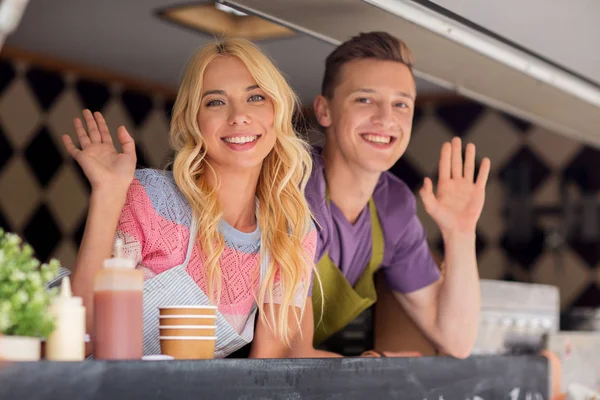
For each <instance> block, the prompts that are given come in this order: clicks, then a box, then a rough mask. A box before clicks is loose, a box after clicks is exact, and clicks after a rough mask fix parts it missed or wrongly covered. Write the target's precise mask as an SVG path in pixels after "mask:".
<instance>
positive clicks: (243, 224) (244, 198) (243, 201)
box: [208, 168, 260, 233]
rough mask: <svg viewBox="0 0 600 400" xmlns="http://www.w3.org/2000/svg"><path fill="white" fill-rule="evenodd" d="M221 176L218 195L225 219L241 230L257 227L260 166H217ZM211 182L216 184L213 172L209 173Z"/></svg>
mask: <svg viewBox="0 0 600 400" xmlns="http://www.w3.org/2000/svg"><path fill="white" fill-rule="evenodd" d="M215 170H216V173H217V175H218V176H219V182H220V184H219V187H218V189H217V197H218V199H219V204H220V205H221V207H222V209H223V219H224V220H225V222H227V223H228V224H229V225H231V226H232V227H233V228H235V229H237V230H238V231H240V232H246V233H249V232H254V230H255V229H256V224H257V222H256V188H257V185H258V178H259V176H260V168H256V169H254V168H248V169H236V170H234V171H232V170H228V169H221V168H219V169H217V168H215ZM208 176H209V177H210V178H209V184H210V185H211V186H213V187H214V186H215V185H216V182H215V180H214V176H213V174H212V173H208Z"/></svg>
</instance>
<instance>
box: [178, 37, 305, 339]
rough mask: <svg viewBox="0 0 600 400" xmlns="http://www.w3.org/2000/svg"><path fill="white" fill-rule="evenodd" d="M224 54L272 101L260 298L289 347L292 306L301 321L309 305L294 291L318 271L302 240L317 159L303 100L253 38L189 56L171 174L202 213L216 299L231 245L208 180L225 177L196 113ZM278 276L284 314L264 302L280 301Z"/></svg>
mask: <svg viewBox="0 0 600 400" xmlns="http://www.w3.org/2000/svg"><path fill="white" fill-rule="evenodd" d="M224 56H229V57H236V58H238V59H239V60H241V61H242V62H243V63H244V65H245V66H246V68H247V69H248V71H249V72H250V74H251V75H252V77H253V78H254V79H255V80H256V82H257V84H258V86H259V87H260V88H261V89H262V90H263V91H264V92H265V93H266V95H267V96H268V97H270V99H271V100H272V102H273V106H274V113H275V118H274V121H273V127H274V131H275V132H276V136H277V140H276V142H275V147H274V148H273V150H272V151H271V152H270V153H269V155H268V156H267V157H266V158H265V160H264V162H263V165H262V170H261V174H260V177H259V179H258V186H257V188H256V196H257V198H258V202H259V207H258V213H257V219H258V225H259V226H260V229H261V255H260V257H261V260H262V258H263V257H264V255H265V253H266V252H268V254H269V257H270V260H269V268H268V269H267V272H266V274H265V276H264V280H263V284H262V285H261V286H260V289H259V292H258V296H257V299H256V301H257V303H258V307H259V310H260V315H261V318H262V319H263V321H265V322H266V323H267V325H268V326H269V327H270V328H271V329H272V330H273V332H274V333H275V334H276V335H277V336H278V337H279V338H281V339H282V340H283V341H284V343H286V344H287V345H290V343H291V339H292V337H291V335H292V330H290V326H289V324H288V321H289V320H288V318H289V317H290V316H291V315H290V310H293V313H294V314H293V316H294V317H295V320H296V321H297V323H298V324H300V320H301V318H302V314H303V312H304V308H303V307H302V309H301V312H300V313H298V312H297V310H296V309H295V308H294V307H292V306H293V305H294V297H295V294H296V292H297V291H298V290H303V293H304V296H303V299H306V296H307V294H308V289H309V282H310V281H309V278H310V274H311V270H312V269H314V261H313V260H312V258H311V257H310V256H309V255H308V254H305V253H306V252H305V251H304V247H303V244H302V241H303V239H304V237H305V236H306V234H307V233H308V232H309V231H310V229H311V223H312V222H311V221H312V220H311V213H310V208H309V206H308V203H307V202H306V199H305V197H304V189H305V187H306V183H307V180H308V177H309V176H310V172H311V165H312V160H311V158H310V154H309V151H308V145H307V144H306V142H305V141H304V140H302V139H301V138H300V137H298V135H297V134H296V132H295V130H294V128H293V126H292V117H293V116H294V113H295V112H296V111H297V106H298V104H299V103H298V99H297V97H296V94H295V93H294V91H293V90H292V88H291V87H290V86H289V85H288V83H287V82H286V80H285V78H284V77H283V76H282V75H281V73H280V72H279V70H278V69H277V68H276V67H275V66H274V65H273V63H272V62H271V60H270V59H269V58H268V57H267V56H266V55H265V54H263V53H262V52H261V51H260V50H259V49H258V47H256V46H255V45H254V44H252V43H251V42H249V41H247V40H244V39H237V38H226V39H223V40H220V41H218V42H215V43H213V44H209V45H206V46H204V47H203V48H202V49H200V50H199V51H198V52H197V53H196V54H195V55H194V56H193V57H192V59H191V60H190V62H189V64H188V67H187V69H186V72H185V76H184V78H183V81H182V84H181V87H180V89H179V93H178V94H177V100H176V101H175V105H174V106H173V117H172V120H171V131H170V138H171V144H172V146H173V148H174V149H175V151H176V155H175V160H174V163H173V175H174V177H175V182H176V183H177V186H178V187H179V188H180V190H181V191H182V192H183V194H184V195H185V197H186V199H187V200H188V201H189V203H190V205H191V207H192V211H193V213H194V217H195V218H198V222H199V226H200V227H201V229H200V230H199V241H200V245H201V246H202V250H203V252H204V254H205V255H206V264H205V277H206V279H207V288H208V292H209V293H208V295H209V297H210V298H211V299H212V301H213V302H214V301H215V299H216V302H218V300H219V299H220V296H221V268H220V265H219V258H220V256H221V254H222V252H223V249H224V247H225V243H224V239H223V236H222V235H221V233H220V232H219V229H218V226H219V220H220V218H221V217H222V215H223V210H222V209H221V207H220V205H219V202H218V200H217V194H216V190H217V188H218V184H217V186H216V187H211V186H210V185H209V183H208V179H207V175H206V174H207V173H212V174H213V175H214V177H215V178H216V179H215V181H216V182H219V177H218V176H217V174H216V171H215V170H214V168H213V167H212V166H211V164H210V162H209V160H208V159H207V157H206V146H205V142H204V139H203V137H202V132H200V129H199V126H198V112H199V110H200V104H201V95H202V83H203V77H204V72H205V70H206V68H207V66H208V65H209V64H210V63H211V62H212V61H213V60H214V59H216V58H217V57H224ZM259 268H260V267H259ZM276 275H278V276H277V278H278V279H279V282H280V289H281V306H280V308H279V312H278V315H275V312H274V311H273V310H274V307H271V308H270V309H271V312H270V313H269V315H266V313H265V312H264V308H263V304H264V303H265V302H268V303H271V304H274V302H273V289H274V286H275V279H276ZM303 303H304V302H303Z"/></svg>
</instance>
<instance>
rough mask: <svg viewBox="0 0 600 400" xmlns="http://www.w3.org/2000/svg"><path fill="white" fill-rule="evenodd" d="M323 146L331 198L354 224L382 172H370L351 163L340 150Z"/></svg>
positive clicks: (326, 176)
mask: <svg viewBox="0 0 600 400" xmlns="http://www.w3.org/2000/svg"><path fill="white" fill-rule="evenodd" d="M333 147H334V146H331V147H329V148H328V146H327V145H325V147H324V148H323V162H324V166H325V181H326V182H327V188H328V191H329V199H330V200H331V201H332V202H333V203H335V205H336V206H337V207H338V208H339V209H340V210H341V211H342V213H343V214H344V216H345V217H346V219H347V220H348V221H349V222H350V223H351V224H354V223H355V222H356V220H357V219H358V217H359V216H360V213H361V212H362V211H363V210H364V208H365V207H366V206H367V204H368V203H369V199H371V197H372V196H373V192H374V191H375V186H377V182H378V181H379V177H380V176H381V173H380V172H375V173H374V172H369V171H365V170H364V169H362V168H360V167H358V166H357V165H352V164H350V163H349V162H348V161H347V160H346V159H345V158H344V156H343V155H342V154H341V153H340V151H339V150H336V149H335V148H333Z"/></svg>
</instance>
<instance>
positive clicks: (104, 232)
mask: <svg viewBox="0 0 600 400" xmlns="http://www.w3.org/2000/svg"><path fill="white" fill-rule="evenodd" d="M126 195H127V192H126V191H125V192H123V191H122V190H113V191H102V192H100V191H96V192H94V191H92V195H91V196H90V207H89V211H88V215H87V220H86V225H85V231H84V234H83V239H82V241H81V246H80V248H79V253H78V255H77V262H76V264H75V268H74V272H73V278H72V281H73V283H72V286H73V293H74V294H75V295H76V296H80V297H81V298H82V300H83V305H84V306H85V309H86V331H87V332H88V333H90V334H92V333H93V320H94V309H93V306H94V277H95V275H96V272H97V271H98V270H99V269H100V268H102V264H103V262H104V260H105V259H107V258H109V257H110V255H111V250H112V246H113V243H114V238H115V231H116V229H117V224H118V222H119V217H120V215H121V210H122V208H123V205H124V203H125V198H126Z"/></svg>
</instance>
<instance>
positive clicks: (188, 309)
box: [158, 306, 217, 315]
mask: <svg viewBox="0 0 600 400" xmlns="http://www.w3.org/2000/svg"><path fill="white" fill-rule="evenodd" d="M158 310H159V313H160V315H216V314H217V307H216V306H163V307H158Z"/></svg>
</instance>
